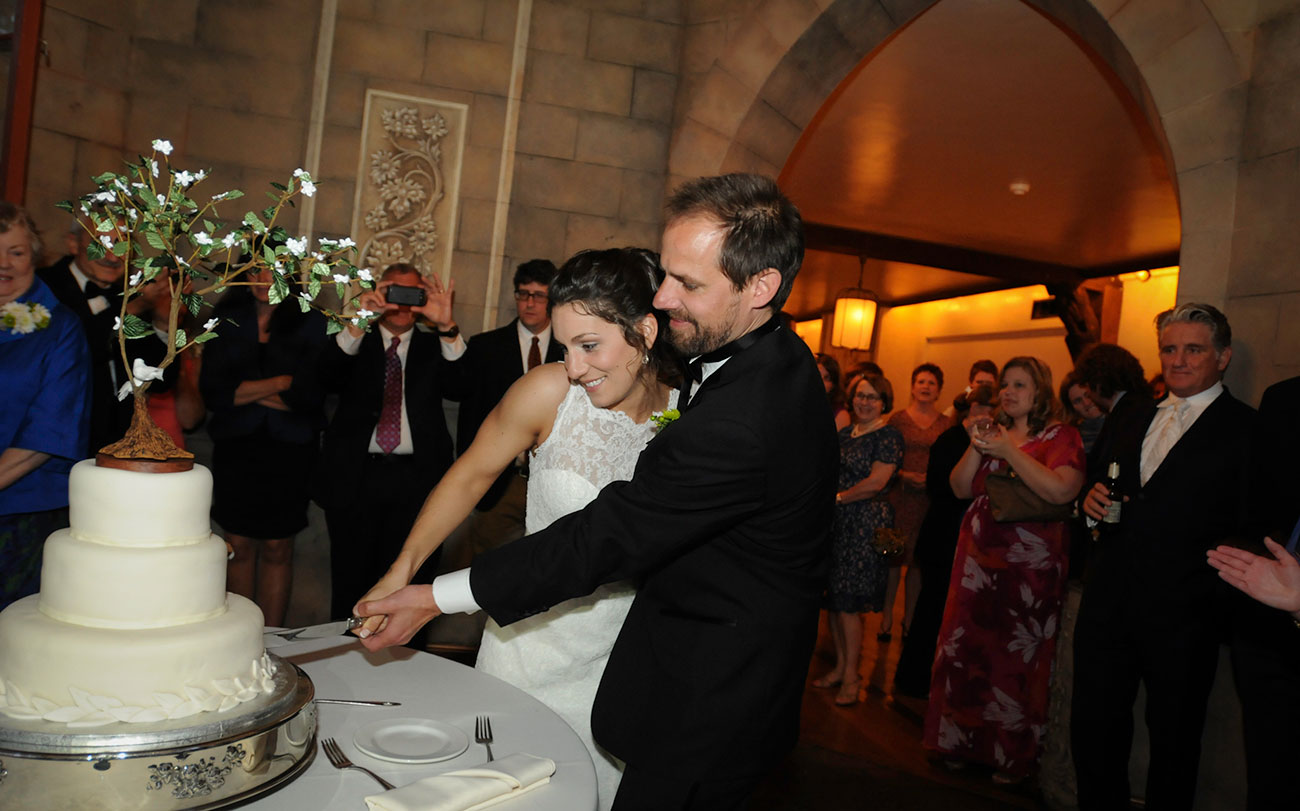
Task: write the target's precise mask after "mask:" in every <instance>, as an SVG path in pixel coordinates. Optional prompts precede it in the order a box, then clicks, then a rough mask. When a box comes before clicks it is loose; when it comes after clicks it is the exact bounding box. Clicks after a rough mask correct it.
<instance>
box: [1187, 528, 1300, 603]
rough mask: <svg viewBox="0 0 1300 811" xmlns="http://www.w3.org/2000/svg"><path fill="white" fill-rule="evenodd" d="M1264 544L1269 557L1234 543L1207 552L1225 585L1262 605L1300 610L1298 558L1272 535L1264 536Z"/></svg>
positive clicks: (1299, 566)
mask: <svg viewBox="0 0 1300 811" xmlns="http://www.w3.org/2000/svg"><path fill="white" fill-rule="evenodd" d="M1264 545H1265V546H1266V547H1268V551H1269V552H1270V553H1272V555H1273V557H1272V558H1266V557H1263V556H1262V555H1256V554H1252V553H1250V552H1247V551H1246V550H1244V549H1237V548H1236V547H1233V546H1220V547H1218V548H1217V549H1211V550H1210V551H1209V552H1208V553H1206V555H1207V557H1208V558H1209V563H1210V565H1211V566H1213V567H1214V568H1216V569H1218V570H1219V577H1221V578H1223V579H1224V580H1226V581H1227V582H1228V585H1230V586H1232V587H1233V588H1236V589H1239V590H1241V591H1244V592H1245V593H1246V594H1249V595H1250V596H1251V597H1254V598H1255V599H1256V600H1258V601H1260V602H1261V603H1263V604H1264V605H1269V606H1272V607H1273V608H1280V609H1282V610H1283V611H1289V612H1290V613H1292V614H1296V613H1300V561H1297V560H1296V559H1295V556H1294V555H1292V554H1291V553H1290V552H1288V551H1286V548H1285V547H1283V546H1282V545H1281V544H1279V543H1276V542H1275V541H1274V540H1273V539H1272V538H1265V539H1264Z"/></svg>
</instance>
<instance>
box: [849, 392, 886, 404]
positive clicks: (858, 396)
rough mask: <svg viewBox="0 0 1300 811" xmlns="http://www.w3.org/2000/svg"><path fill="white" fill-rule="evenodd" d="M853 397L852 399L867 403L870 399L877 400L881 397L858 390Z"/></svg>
mask: <svg viewBox="0 0 1300 811" xmlns="http://www.w3.org/2000/svg"><path fill="white" fill-rule="evenodd" d="M853 399H854V400H861V401H863V402H864V403H869V402H871V401H873V400H879V399H881V397H880V395H879V394H862V393H861V392H859V393H857V394H855V395H853Z"/></svg>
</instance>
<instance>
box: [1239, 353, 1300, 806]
mask: <svg viewBox="0 0 1300 811" xmlns="http://www.w3.org/2000/svg"><path fill="white" fill-rule="evenodd" d="M1298 409H1300V377H1293V378H1291V379H1289V380H1283V381H1282V382H1280V383H1275V384H1273V385H1272V386H1269V387H1268V389H1267V390H1266V391H1265V392H1264V397H1263V399H1261V400H1260V401H1259V431H1258V441H1257V443H1256V445H1255V464H1254V470H1255V474H1256V478H1255V483H1254V484H1253V485H1252V487H1251V493H1252V495H1253V497H1254V500H1253V513H1254V514H1255V515H1256V516H1258V517H1259V519H1260V521H1261V523H1262V528H1263V529H1264V531H1266V532H1267V533H1268V536H1269V537H1270V538H1272V539H1274V540H1275V541H1276V542H1277V543H1278V544H1282V545H1284V546H1285V545H1287V544H1289V543H1290V542H1291V540H1292V537H1293V536H1294V535H1295V532H1296V530H1295V528H1296V526H1297V522H1300V465H1297V460H1300V422H1297V421H1296V413H1297V410H1298ZM1296 548H1297V547H1293V548H1292V550H1291V554H1294V553H1295V551H1296ZM1257 551H1258V552H1260V554H1262V555H1263V558H1264V560H1265V561H1269V562H1272V561H1273V560H1274V555H1273V554H1271V553H1270V552H1269V551H1265V550H1257ZM1286 554H1287V553H1286V552H1281V553H1280V554H1279V555H1278V557H1277V560H1281V561H1284V562H1289V561H1285V555H1286ZM1280 568H1282V567H1281V566H1279V569H1280ZM1229 582H1232V581H1229ZM1232 597H1233V612H1232V614H1233V628H1232V674H1233V677H1234V680H1235V682H1236V686H1237V695H1238V696H1239V697H1240V698H1241V709H1242V721H1243V724H1242V727H1243V732H1244V733H1245V742H1246V785H1247V805H1246V807H1247V808H1248V809H1249V811H1263V810H1264V809H1275V808H1294V807H1295V805H1296V796H1297V794H1296V781H1295V774H1294V772H1292V769H1294V768H1295V766H1296V764H1297V763H1300V734H1297V733H1298V732H1300V689H1298V688H1300V627H1297V626H1298V625H1300V623H1298V622H1297V621H1296V618H1295V617H1293V616H1292V615H1291V614H1289V613H1287V612H1286V611H1280V610H1278V609H1277V608H1273V607H1271V606H1269V605H1266V604H1264V603H1260V602H1256V601H1255V600H1253V599H1251V598H1249V597H1247V596H1246V595H1245V594H1241V593H1238V592H1233V593H1232Z"/></svg>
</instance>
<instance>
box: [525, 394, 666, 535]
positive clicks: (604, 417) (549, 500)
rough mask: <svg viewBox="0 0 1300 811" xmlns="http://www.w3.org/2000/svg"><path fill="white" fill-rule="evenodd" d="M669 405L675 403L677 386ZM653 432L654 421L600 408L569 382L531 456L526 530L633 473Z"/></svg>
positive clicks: (536, 527)
mask: <svg viewBox="0 0 1300 811" xmlns="http://www.w3.org/2000/svg"><path fill="white" fill-rule="evenodd" d="M668 407H669V408H676V407H677V392H676V391H674V392H672V394H671V395H669V398H668ZM654 431H655V424H654V422H652V421H649V420H647V421H646V422H645V423H644V424H641V425H638V424H637V423H635V422H633V421H632V418H631V417H629V416H627V415H626V414H624V413H623V412H621V411H613V410H611V409H608V408H598V407H596V406H594V405H592V404H591V399H590V398H589V397H587V394H586V392H584V391H583V390H582V387H581V386H570V387H569V393H568V394H567V395H565V397H564V401H563V402H561V403H560V407H559V408H558V409H557V410H556V413H555V425H554V426H553V427H552V428H551V433H550V435H549V436H547V437H546V441H545V442H543V443H542V444H541V445H539V446H537V449H536V450H535V451H534V452H533V456H532V459H531V460H530V461H529V465H528V467H529V478H528V510H527V513H526V515H525V518H524V524H525V527H526V529H527V531H528V532H530V533H532V532H537V531H538V530H540V529H545V528H546V527H548V526H550V524H551V522H553V521H554V520H555V519H557V518H559V517H560V516H563V515H568V514H569V513H571V512H574V511H576V510H580V509H582V508H583V507H585V506H586V505H587V502H589V501H591V500H592V499H593V498H595V497H596V494H597V493H599V492H600V489H601V488H602V487H604V486H605V485H607V484H609V483H610V482H612V481H624V480H627V479H630V478H632V471H633V470H634V469H636V460H637V457H638V456H639V455H640V454H641V451H642V450H643V449H644V448H645V446H646V443H647V442H649V441H650V438H651V437H653V436H654Z"/></svg>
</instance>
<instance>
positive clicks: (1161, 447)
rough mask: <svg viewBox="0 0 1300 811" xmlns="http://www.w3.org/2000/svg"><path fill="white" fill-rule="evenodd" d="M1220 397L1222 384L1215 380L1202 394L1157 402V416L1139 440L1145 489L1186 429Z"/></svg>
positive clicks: (1174, 395)
mask: <svg viewBox="0 0 1300 811" xmlns="http://www.w3.org/2000/svg"><path fill="white" fill-rule="evenodd" d="M1220 394H1223V381H1218V382H1216V383H1215V384H1214V385H1213V386H1210V387H1209V388H1208V389H1206V390H1205V391H1202V392H1197V393H1196V394H1193V395H1192V396H1191V397H1187V398H1182V397H1179V396H1178V395H1176V394H1170V395H1169V396H1168V397H1166V398H1165V399H1164V400H1162V401H1160V404H1159V405H1158V406H1156V415H1155V416H1154V417H1152V418H1151V423H1150V424H1149V425H1148V426H1147V433H1146V436H1145V437H1144V438H1143V439H1142V456H1141V460H1140V463H1141V471H1140V472H1141V479H1142V485H1143V486H1144V487H1145V486H1146V483H1147V482H1148V481H1150V480H1151V477H1152V476H1153V475H1155V472H1156V470H1158V469H1159V467H1160V465H1161V463H1162V462H1164V461H1165V457H1166V456H1168V455H1169V451H1170V450H1171V449H1172V448H1173V447H1174V445H1176V444H1178V440H1179V439H1182V437H1183V434H1185V433H1187V430H1188V429H1189V428H1191V427H1192V425H1193V424H1194V423H1195V422H1196V420H1198V419H1199V418H1200V416H1201V415H1202V414H1204V413H1205V409H1207V408H1209V407H1210V403H1213V402H1214V401H1215V400H1216V399H1218V397H1219V395H1220Z"/></svg>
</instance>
